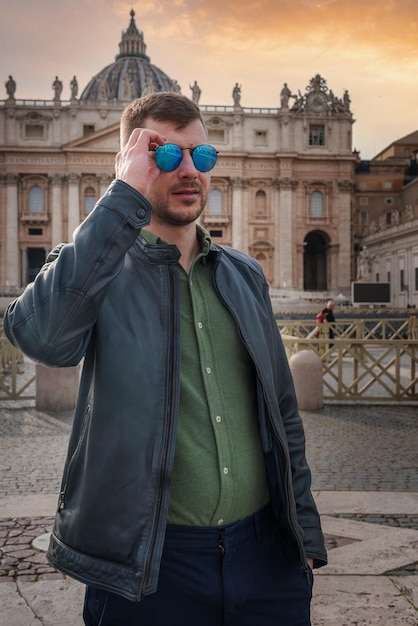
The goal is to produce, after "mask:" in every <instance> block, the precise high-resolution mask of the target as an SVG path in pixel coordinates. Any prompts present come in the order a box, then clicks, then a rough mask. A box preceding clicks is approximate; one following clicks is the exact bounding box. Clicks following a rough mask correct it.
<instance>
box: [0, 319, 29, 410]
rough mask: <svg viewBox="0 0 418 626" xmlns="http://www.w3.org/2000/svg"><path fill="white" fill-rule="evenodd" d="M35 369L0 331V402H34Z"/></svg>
mask: <svg viewBox="0 0 418 626" xmlns="http://www.w3.org/2000/svg"><path fill="white" fill-rule="evenodd" d="M35 379H36V375H35V367H34V365H33V363H28V362H27V361H25V359H24V356H23V354H22V352H21V351H20V350H18V349H17V348H15V347H14V346H12V344H11V343H10V342H9V340H8V339H7V338H6V337H5V336H4V335H3V334H2V331H1V330H0V401H4V400H10V401H16V400H35V392H34V387H35Z"/></svg>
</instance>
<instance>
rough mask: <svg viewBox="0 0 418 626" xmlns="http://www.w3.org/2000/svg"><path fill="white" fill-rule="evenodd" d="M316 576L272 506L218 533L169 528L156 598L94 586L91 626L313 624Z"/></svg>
mask: <svg viewBox="0 0 418 626" xmlns="http://www.w3.org/2000/svg"><path fill="white" fill-rule="evenodd" d="M312 584H313V577H312V572H311V571H309V575H308V578H307V576H306V574H305V573H303V571H302V568H301V563H300V558H299V555H298V551H297V549H296V547H295V545H294V544H293V543H291V542H290V541H288V540H286V538H285V537H283V536H282V535H281V534H280V531H279V530H278V528H277V525H276V523H275V521H274V519H273V516H272V514H271V512H270V509H269V508H266V509H263V510H262V511H260V512H259V513H256V514H255V515H251V516H250V517H248V518H246V519H244V520H241V521H238V522H235V523H233V524H228V525H226V526H221V527H219V528H217V527H203V528H201V527H189V526H187V527H186V526H168V527H167V533H166V539H165V544H164V551H163V556H162V561H161V570H160V577H159V582H158V589H157V592H156V593H154V594H152V595H149V596H145V598H144V600H143V601H142V602H131V601H129V600H126V599H124V598H122V597H121V596H119V595H116V594H113V593H109V592H107V591H102V590H99V589H96V588H94V587H87V590H86V598H85V605H84V621H85V624H86V626H310V624H311V622H310V603H311V597H312Z"/></svg>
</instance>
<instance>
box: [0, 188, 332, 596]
mask: <svg viewBox="0 0 418 626" xmlns="http://www.w3.org/2000/svg"><path fill="white" fill-rule="evenodd" d="M150 214H151V205H150V204H149V203H148V201H147V200H146V199H145V198H144V197H143V196H141V194H139V193H138V192H136V191H135V190H134V189H133V188H132V187H130V186H129V185H127V184H125V183H123V182H122V181H119V180H116V181H114V182H113V183H112V184H111V185H110V187H109V189H108V191H107V192H106V194H105V195H104V196H103V197H102V198H101V199H100V200H99V202H98V204H97V206H96V207H95V209H94V211H93V212H92V213H91V214H90V215H89V217H88V218H87V219H86V220H85V221H84V222H83V223H82V224H81V225H80V226H79V228H78V229H77V231H76V233H75V235H74V241H73V243H69V244H66V245H63V246H62V247H61V248H60V249H59V250H57V251H55V252H54V253H53V254H52V255H51V259H49V262H47V264H46V265H45V266H44V267H43V268H42V270H41V272H40V273H39V274H38V276H37V277H36V280H35V281H34V283H32V284H30V285H28V287H27V288H26V290H25V292H24V293H23V294H22V295H21V296H20V297H19V298H18V299H17V300H15V301H14V302H13V303H11V305H10V306H9V308H8V310H7V312H6V314H5V317H4V328H5V331H6V334H7V336H8V337H9V339H10V340H11V341H12V343H14V344H15V345H17V346H19V347H20V348H21V349H22V350H23V351H24V352H25V353H26V354H27V355H29V356H30V357H32V358H33V359H35V360H37V361H40V362H42V363H44V364H45V365H49V366H60V367H65V366H72V365H76V364H78V363H79V362H80V361H81V360H82V359H83V357H84V364H83V371H82V376H81V383H80V391H79V397H78V401H77V406H76V411H75V417H74V425H73V430H72V434H71V437H70V442H69V449H68V457H67V461H66V464H65V468H64V476H63V480H62V489H61V493H60V497H59V503H58V510H57V515H56V521H55V526H54V531H53V535H52V539H51V543H50V547H49V552H48V558H49V560H50V561H51V563H52V564H53V565H55V566H56V567H57V568H59V569H60V570H61V571H63V572H65V573H67V574H69V575H70V576H73V577H74V578H76V579H78V580H80V581H82V582H84V583H87V584H90V585H94V586H97V587H101V588H103V589H107V590H109V591H112V592H115V593H119V594H121V595H123V596H125V597H126V598H128V599H129V600H136V601H137V600H140V599H142V598H143V596H144V595H146V594H150V593H152V592H154V591H155V590H156V588H157V582H158V571H159V563H160V558H161V552H162V547H163V542H164V533H165V526H166V519H167V510H168V501H169V493H170V490H169V484H170V475H171V470H172V465H173V457H174V448H175V435H176V422H177V412H178V404H179V370H180V336H179V328H180V321H179V304H180V299H179V288H180V286H179V278H178V274H177V271H176V269H175V264H176V263H177V261H178V258H179V251H178V249H177V247H176V246H172V245H158V246H154V245H149V244H147V243H146V242H145V241H144V239H143V238H142V237H141V236H140V234H139V230H140V229H141V228H142V227H143V226H145V225H146V224H148V223H149V220H150ZM209 254H211V255H213V256H214V257H215V270H214V281H215V286H216V289H217V292H218V294H219V297H220V298H221V300H222V301H223V302H224V304H225V306H226V307H227V308H228V309H229V311H230V312H231V313H232V315H233V316H234V318H235V320H236V322H237V325H238V328H239V332H240V335H241V338H242V341H243V343H244V345H245V346H246V348H247V350H248V352H249V354H250V355H251V357H252V359H253V361H254V364H255V367H256V371H257V373H258V381H257V385H258V406H259V425H260V437H261V442H262V447H263V450H264V453H265V458H266V466H267V472H268V479H269V485H270V490H271V496H272V503H273V509H274V512H275V516H276V518H277V521H278V524H279V525H280V527H281V529H282V532H283V533H286V535H287V536H288V537H290V538H291V539H292V540H293V541H295V542H296V543H297V545H298V547H299V551H300V558H301V566H302V567H306V556H311V557H313V558H314V560H315V566H320V565H324V564H325V563H326V552H325V549H324V542H323V536H322V532H321V528H320V521H319V516H318V513H317V510H316V507H315V504H314V502H313V499H312V496H311V493H310V471H309V468H308V466H307V464H306V460H305V441H304V434H303V427H302V423H301V419H300V417H299V415H298V411H297V406H296V400H295V395H294V390H293V384H292V380H291V375H290V371H289V367H288V363H287V359H286V355H285V352H284V349H283V346H282V343H281V339H280V335H279V333H278V330H277V327H276V324H275V320H274V317H273V314H272V311H271V306H270V301H269V296H268V286H267V283H266V281H265V278H264V276H263V273H262V271H261V269H260V267H259V265H258V264H257V263H256V262H255V261H254V260H253V259H251V258H250V257H248V256H246V255H244V254H242V253H240V252H237V251H234V250H231V249H226V248H222V247H220V246H217V245H212V246H211V250H210V252H209Z"/></svg>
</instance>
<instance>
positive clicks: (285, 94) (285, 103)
mask: <svg viewBox="0 0 418 626" xmlns="http://www.w3.org/2000/svg"><path fill="white" fill-rule="evenodd" d="M291 96H292V92H291V91H290V89H289V87H288V86H287V83H284V85H283V89H282V90H281V92H280V106H281V107H282V109H287V108H288V107H289V98H291Z"/></svg>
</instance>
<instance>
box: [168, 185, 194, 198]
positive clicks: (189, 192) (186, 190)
mask: <svg viewBox="0 0 418 626" xmlns="http://www.w3.org/2000/svg"><path fill="white" fill-rule="evenodd" d="M171 193H172V194H173V196H195V195H197V194H199V193H200V190H199V189H196V187H182V188H181V189H174V190H173V191H172V192H171Z"/></svg>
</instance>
